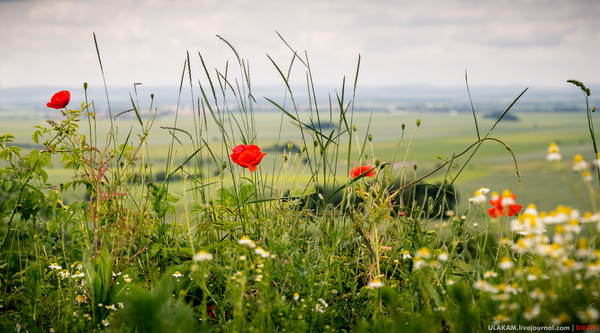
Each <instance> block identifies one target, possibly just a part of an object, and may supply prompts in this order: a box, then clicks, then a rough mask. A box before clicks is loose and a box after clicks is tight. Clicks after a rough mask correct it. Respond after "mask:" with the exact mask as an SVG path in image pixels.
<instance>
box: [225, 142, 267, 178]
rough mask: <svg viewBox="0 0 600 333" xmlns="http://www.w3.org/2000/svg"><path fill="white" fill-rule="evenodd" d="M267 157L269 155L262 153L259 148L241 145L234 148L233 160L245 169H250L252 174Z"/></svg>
mask: <svg viewBox="0 0 600 333" xmlns="http://www.w3.org/2000/svg"><path fill="white" fill-rule="evenodd" d="M265 155H267V153H261V152H260V148H258V146H255V145H239V146H236V147H235V148H233V154H231V160H232V161H233V162H234V163H236V164H238V165H240V166H242V167H244V168H248V170H250V172H253V171H254V170H256V166H257V165H258V163H260V161H261V160H262V158H263V157H265Z"/></svg>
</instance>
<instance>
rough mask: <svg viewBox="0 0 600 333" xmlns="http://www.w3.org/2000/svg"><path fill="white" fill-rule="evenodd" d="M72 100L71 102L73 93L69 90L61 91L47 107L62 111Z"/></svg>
mask: <svg viewBox="0 0 600 333" xmlns="http://www.w3.org/2000/svg"><path fill="white" fill-rule="evenodd" d="M70 100H71V93H69V92H68V91H67V90H63V91H59V92H57V93H56V94H54V96H52V99H50V103H48V104H46V105H47V106H48V107H49V108H54V109H62V108H64V107H65V106H67V104H69V101H70Z"/></svg>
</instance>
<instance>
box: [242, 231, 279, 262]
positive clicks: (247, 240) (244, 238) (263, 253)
mask: <svg viewBox="0 0 600 333" xmlns="http://www.w3.org/2000/svg"><path fill="white" fill-rule="evenodd" d="M238 244H240V245H244V246H247V247H249V248H252V249H254V253H255V254H257V255H260V256H261V258H265V259H267V258H271V259H273V258H275V255H274V254H271V253H270V252H269V251H267V250H265V249H263V248H262V247H260V246H259V247H256V243H255V242H254V241H253V240H251V239H250V238H249V237H248V236H242V238H240V239H239V240H238ZM240 258H241V257H240ZM245 259H246V257H245V256H244V259H243V260H245Z"/></svg>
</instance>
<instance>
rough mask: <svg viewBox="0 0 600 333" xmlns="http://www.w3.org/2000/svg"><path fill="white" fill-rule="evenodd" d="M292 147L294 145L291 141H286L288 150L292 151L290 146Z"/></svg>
mask: <svg viewBox="0 0 600 333" xmlns="http://www.w3.org/2000/svg"><path fill="white" fill-rule="evenodd" d="M293 147H294V145H293V144H292V143H291V142H290V143H288V150H289V151H292V148H293Z"/></svg>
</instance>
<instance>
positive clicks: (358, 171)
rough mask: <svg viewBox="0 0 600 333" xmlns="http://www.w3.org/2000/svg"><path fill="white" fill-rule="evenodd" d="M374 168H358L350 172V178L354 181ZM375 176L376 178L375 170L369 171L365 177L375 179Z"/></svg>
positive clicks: (366, 166)
mask: <svg viewBox="0 0 600 333" xmlns="http://www.w3.org/2000/svg"><path fill="white" fill-rule="evenodd" d="M372 168H373V167H372V166H368V165H365V166H359V167H356V168H354V169H352V170H350V176H352V179H354V178H356V177H358V176H360V175H362V174H363V173H365V172H367V171H368V170H369V169H372ZM373 176H375V169H373V170H371V171H369V172H368V173H367V174H366V175H365V177H373Z"/></svg>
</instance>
